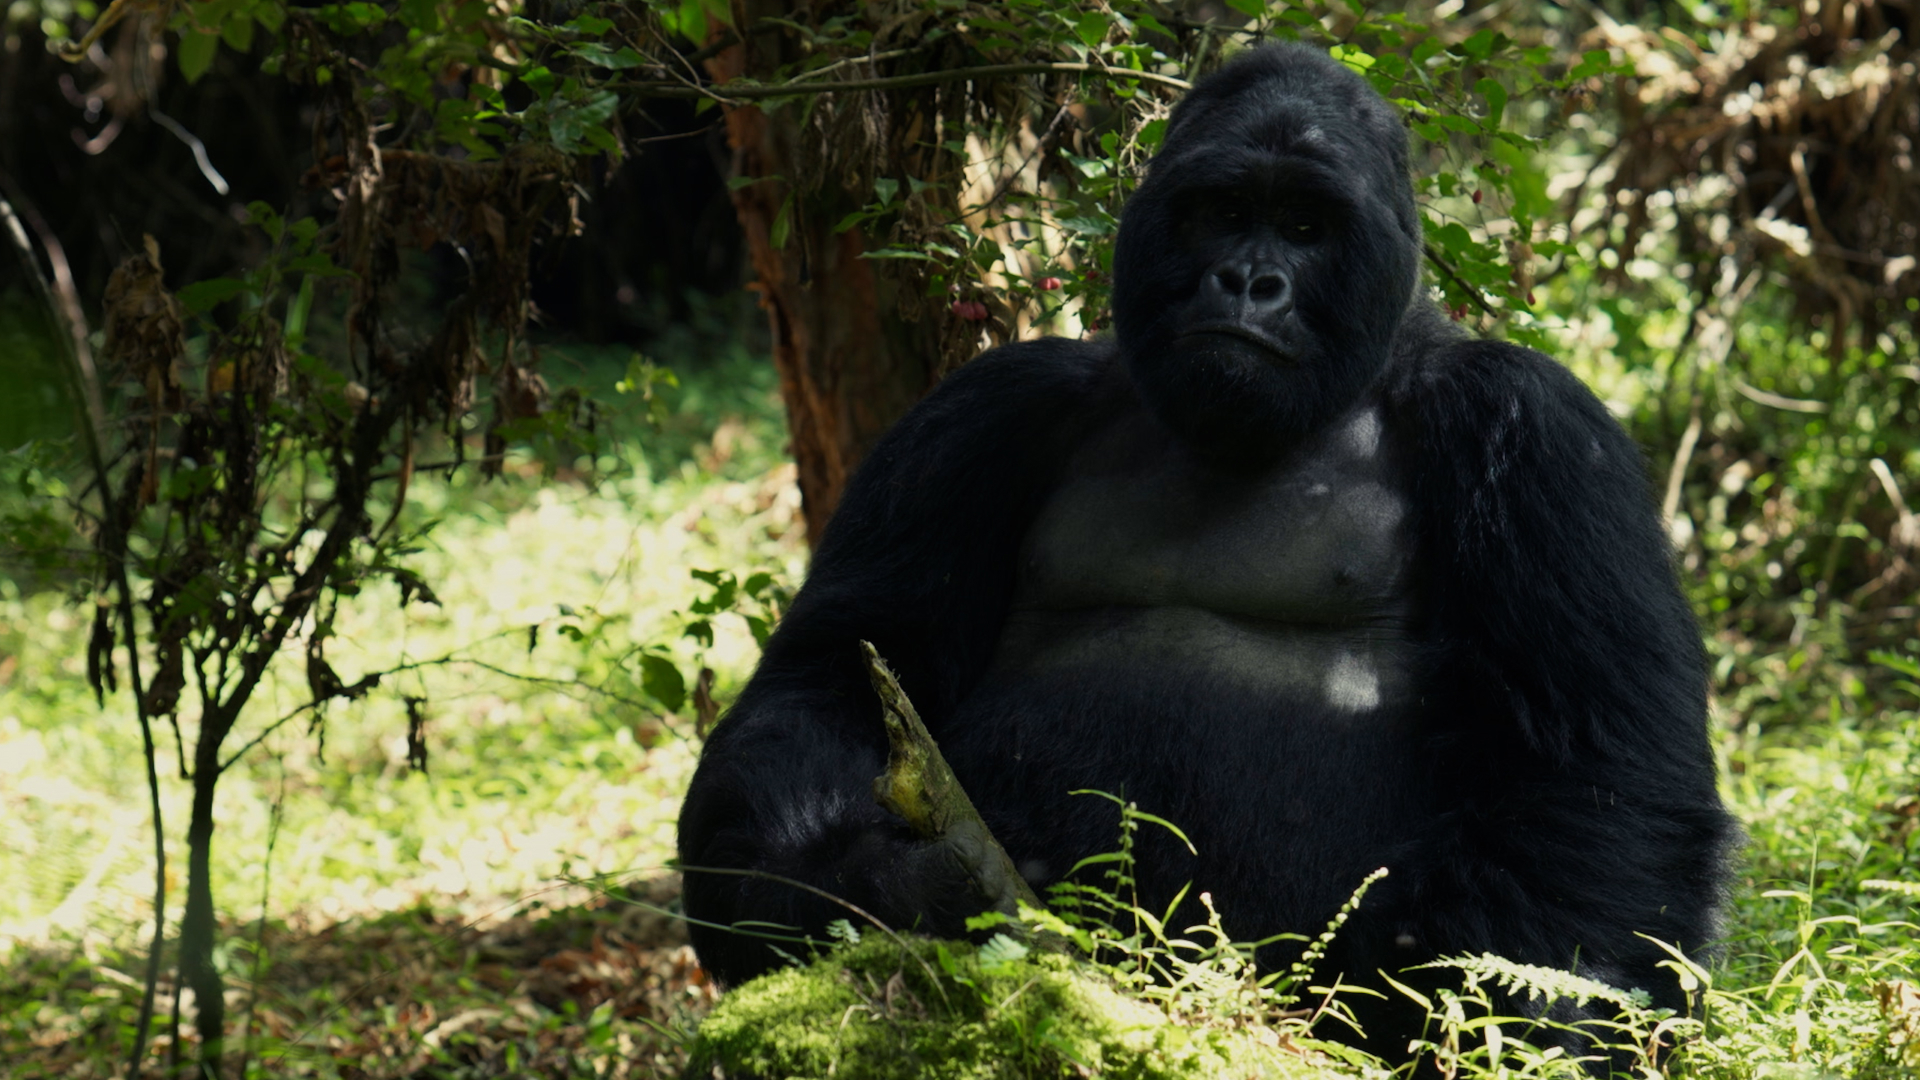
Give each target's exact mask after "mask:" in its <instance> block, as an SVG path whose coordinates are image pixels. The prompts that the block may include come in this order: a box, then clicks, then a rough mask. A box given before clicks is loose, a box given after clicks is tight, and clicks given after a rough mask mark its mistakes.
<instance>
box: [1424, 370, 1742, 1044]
mask: <svg viewBox="0 0 1920 1080" xmlns="http://www.w3.org/2000/svg"><path fill="white" fill-rule="evenodd" d="M1407 391H1408V392H1407V394H1406V396H1405V397H1404V398H1403V399H1402V400H1403V402H1405V403H1406V404H1407V407H1409V408H1410V409H1411V411H1412V412H1413V413H1414V415H1413V416H1412V417H1411V419H1412V421H1413V423H1412V427H1413V429H1414V430H1415V431H1416V432H1417V435H1416V444H1417V447H1418V454H1417V462H1418V464H1417V465H1416V469H1417V476H1416V484H1417V487H1418V494H1417V497H1416V501H1417V502H1418V504H1419V505H1420V506H1421V507H1422V508H1423V510H1424V513H1425V517H1424V521H1423V531H1424V536H1423V544H1424V546H1425V549H1426V551H1427V552H1428V554H1429V559H1430V561H1429V563H1428V567H1429V574H1430V580H1429V583H1430V588H1431V592H1430V596H1431V597H1432V600H1433V603H1434V608H1433V617H1434V619H1435V620H1436V627H1437V629H1438V631H1439V635H1440V638H1441V640H1443V641H1446V642H1448V643H1450V644H1451V645H1452V646H1453V651H1452V652H1451V653H1450V655H1449V661H1450V662H1449V663H1447V664H1446V665H1445V667H1446V673H1445V674H1443V675H1442V680H1443V681H1442V684H1441V685H1440V686H1439V687H1437V688H1436V689H1437V690H1438V691H1439V696H1440V698H1441V700H1442V702H1444V704H1443V705H1442V710H1443V713H1442V714H1443V715H1448V716H1452V717H1456V718H1460V719H1457V720H1455V721H1454V725H1455V727H1454V730H1451V731H1448V732H1446V733H1444V734H1443V736H1442V737H1443V741H1444V745H1443V747H1442V752H1443V754H1445V756H1446V758H1447V759H1448V760H1449V766H1450V768H1452V769H1455V770H1458V771H1456V772H1455V775H1457V776H1459V777H1460V780H1459V781H1458V782H1457V783H1450V784H1449V785H1448V786H1449V787H1450V788H1451V789H1452V790H1454V791H1456V792H1459V793H1461V794H1460V795H1459V796H1458V797H1456V799H1455V801H1454V803H1453V804H1452V806H1451V807H1450V808H1449V812H1448V813H1447V814H1445V815H1444V816H1443V817H1442V819H1441V821H1440V824H1439V828H1440V831H1441V835H1439V836H1437V837H1435V838H1434V839H1435V841H1436V843H1435V845H1434V848H1433V851H1432V854H1433V855H1434V856H1435V857H1434V859H1433V860H1432V861H1431V862H1430V863H1428V866H1429V872H1428V874H1427V875H1425V877H1424V880H1420V881H1416V882H1414V883H1412V884H1413V886H1414V889H1415V897H1414V900H1413V903H1412V905H1411V910H1412V911H1415V912H1419V913H1420V914H1419V915H1418V916H1416V917H1417V918H1418V919H1419V921H1420V923H1421V924H1422V925H1420V926H1418V927H1410V928H1408V929H1411V930H1413V932H1414V934H1415V936H1416V937H1417V938H1418V939H1420V944H1421V945H1423V946H1425V947H1426V948H1429V949H1438V950H1439V951H1442V952H1471V951H1478V950H1480V949H1488V950H1491V951H1495V952H1499V953H1502V954H1504V955H1507V956H1510V957H1512V958H1514V959H1517V960H1523V961H1530V962H1537V963H1548V964H1556V965H1566V964H1571V963H1573V962H1574V960H1575V957H1576V954H1577V956H1578V960H1579V963H1580V966H1581V968H1582V969H1583V970H1585V971H1588V972H1590V973H1591V974H1593V975H1595V976H1597V977H1600V978H1602V979H1605V980H1607V981H1609V982H1614V983H1616V984H1621V985H1628V986H1638V987H1641V988H1643V989H1646V990H1648V991H1651V992H1654V994H1655V998H1656V1000H1657V1001H1660V1002H1661V1003H1663V1004H1668V1005H1675V1006H1677V1005H1679V1004H1680V1003H1681V1002H1680V1000H1679V996H1678V992H1677V990H1676V989H1675V987H1674V985H1673V983H1674V980H1673V978H1672V976H1670V975H1668V974H1666V973H1663V972H1659V971H1656V970H1655V968H1654V965H1655V964H1657V963H1658V962H1659V961H1661V960H1663V959H1665V955H1664V954H1663V953H1660V952H1659V951H1658V950H1656V949H1655V948H1654V947H1653V946H1652V945H1650V944H1648V943H1647V942H1645V941H1644V940H1642V939H1640V938H1638V937H1636V936H1635V935H1636V932H1638V933H1646V934H1652V935H1654V936H1656V937H1659V938H1661V939H1663V940H1667V941H1672V942H1678V943H1680V944H1682V945H1683V946H1685V947H1686V948H1687V949H1689V950H1692V949H1697V948H1699V947H1701V946H1702V945H1703V944H1705V943H1706V941H1707V939H1708V938H1710V937H1711V936H1712V934H1713V932H1714V928H1713V926H1712V917H1713V915H1712V913H1713V911H1714V909H1715V904H1716V902H1717V898H1718V895H1719V891H1720V888H1721V882H1722V879H1723V876H1724V864H1725V855H1726V850H1727V848H1728V846H1729V844H1730V841H1731V838H1732V837H1733V835H1734V830H1733V826H1732V824H1731V821H1730V819H1729V818H1728V817H1727V816H1726V814H1725V813H1724V811H1723V810H1722V809H1721V806H1720V803H1719V799H1718V797H1717V796H1716V794H1715V783H1714V759H1713V754H1712V751H1711V748H1710V746H1709V744H1708V740H1707V735H1706V725H1705V723H1704V719H1703V718H1704V716H1705V712H1706V681H1707V680H1706V671H1705V659H1704V654H1703V651H1702V649H1701V645H1700V636H1699V630H1698V628H1697V625H1696V623H1695V621H1694V616H1693V613H1692V611H1691V609H1690V608H1689V605H1688V603H1687V601H1686V599H1685V597H1684V596H1683V595H1682V594H1681V592H1680V589H1679V586H1678V583H1677V582H1676V580H1675V577H1674V570H1673V566H1672V562H1671V556H1670V548H1669V546H1668V541H1667V538H1666V534H1665V531H1664V529H1663V527H1662V525H1661V523H1660V521H1659V517H1658V513H1657V511H1656V508H1655V507H1654V505H1653V502H1652V498H1651V493H1650V490H1649V485H1648V481H1647V475H1646V467H1645V463H1644V461H1643V459H1642V457H1641V455H1640V453H1639V451H1638V450H1637V448H1636V447H1635V446H1634V445H1633V443H1632V441H1631V440H1630V439H1629V438H1628V437H1627V435H1626V433H1625V432H1624V431H1622V430H1621V428H1620V425H1619V424H1618V423H1617V422H1616V421H1615V420H1614V419H1613V417H1612V416H1610V415H1609V414H1608V413H1607V411H1606V409H1605V408H1604V407H1603V406H1602V405H1601V403H1600V402H1599V401H1598V400H1597V399H1596V398H1595V397H1594V396H1593V394H1592V393H1591V392H1590V391H1588V390H1587V388H1586V387H1585V386H1583V385H1582V384H1581V383H1580V382H1579V381H1578V380H1577V379H1576V378H1574V376H1573V375H1572V374H1571V373H1569V372H1568V371H1567V370H1566V369H1565V368H1563V367H1561V366H1560V365H1559V364H1557V363H1555V362H1553V361H1552V360H1550V359H1548V358H1547V357H1545V356H1542V355H1540V354H1538V353H1534V352H1530V351H1528V350H1525V349H1520V348H1517V347H1514V346H1510V345H1505V344H1501V343H1495V342H1482V341H1472V342H1457V343H1454V344H1451V345H1448V346H1446V347H1445V348H1444V349H1443V350H1441V352H1440V353H1439V354H1438V355H1437V356H1435V357H1433V358H1432V361H1431V362H1430V363H1429V364H1427V365H1425V366H1424V368H1423V369H1422V370H1421V371H1420V372H1419V373H1418V374H1417V375H1416V376H1415V378H1414V380H1413V385H1411V386H1410V387H1408V388H1407ZM1423 951H1424V950H1423Z"/></svg>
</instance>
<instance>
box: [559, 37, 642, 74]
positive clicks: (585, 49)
mask: <svg viewBox="0 0 1920 1080" xmlns="http://www.w3.org/2000/svg"><path fill="white" fill-rule="evenodd" d="M572 52H573V55H575V56H577V57H579V58H580V59H582V60H585V61H586V62H587V63H589V64H592V65H594V66H595V67H603V68H609V69H611V70H614V71H624V70H626V69H627V68H632V67H639V66H640V65H641V64H644V63H646V58H645V57H643V56H641V55H640V54H639V53H637V52H635V51H634V50H633V48H632V47H631V46H625V47H622V48H621V49H620V50H619V51H618V52H616V51H614V50H612V49H609V48H607V47H606V46H605V45H602V44H600V43H599V42H597V41H587V42H582V43H580V44H578V45H575V46H574V47H573V49H572Z"/></svg>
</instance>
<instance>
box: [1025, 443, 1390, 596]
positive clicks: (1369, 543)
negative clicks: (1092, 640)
mask: <svg viewBox="0 0 1920 1080" xmlns="http://www.w3.org/2000/svg"><path fill="white" fill-rule="evenodd" d="M1396 458H1397V455H1396V452H1395V447H1394V446H1393V440H1392V439H1391V438H1390V436H1389V433H1388V432H1387V431H1386V429H1385V426H1384V424H1383V423H1382V420H1381V416H1380V412H1379V410H1378V409H1377V408H1375V407H1372V406H1366V407H1362V408H1360V409H1357V410H1356V411H1354V412H1352V413H1350V414H1349V415H1348V416H1346V417H1344V418H1343V419H1341V420H1339V421H1337V422H1335V423H1333V424H1330V425H1328V427H1327V428H1326V429H1325V430H1323V431H1322V432H1320V433H1319V434H1317V435H1316V436H1314V437H1312V438H1311V439H1310V440H1308V441H1307V442H1306V443H1305V444H1304V445H1302V446H1300V447H1298V448H1297V449H1296V450H1295V451H1294V452H1293V453H1291V454H1289V455H1287V456H1286V457H1285V458H1284V459H1283V460H1281V461H1280V462H1279V463H1277V464H1275V465H1274V466H1272V467H1271V468H1269V469H1267V470H1265V471H1263V472H1260V473H1256V474H1251V475H1243V474H1228V473H1222V472H1220V471H1218V470H1216V469H1210V468H1208V467H1206V465H1205V464H1203V463H1202V462H1200V461H1197V460H1195V459H1194V458H1193V457H1192V456H1191V455H1189V454H1186V453H1184V452H1183V451H1181V449H1180V448H1179V447H1178V445H1177V444H1174V443H1172V442H1171V441H1170V440H1169V439H1167V438H1166V437H1165V436H1164V435H1162V434H1160V433H1159V432H1158V431H1157V429H1155V428H1154V427H1153V425H1152V424H1151V422H1150V421H1148V420H1147V419H1146V418H1145V417H1143V416H1138V415H1134V416H1128V417H1123V418H1121V419H1119V420H1117V421H1115V422H1113V423H1112V424H1111V425H1109V426H1108V428H1107V429H1106V430H1105V431H1102V432H1100V433H1098V434H1097V435H1096V436H1095V437H1094V438H1092V439H1090V440H1089V441H1088V444H1087V445H1086V446H1085V447H1084V448H1083V450H1082V451H1081V452H1080V453H1079V454H1078V455H1076V457H1075V458H1074V460H1073V461H1072V462H1071V463H1070V465H1069V468H1068V470H1067V475H1066V477H1065V478H1064V480H1063V482H1062V483H1061V485H1060V486H1059V488H1058V489H1057V490H1056V492H1055V493H1054V495H1053V496H1052V498H1051V499H1050V500H1049V501H1048V502H1047V504H1046V505H1045V507H1044V508H1043V509H1042V511H1041V513H1040V515H1039V516H1038V518H1037V519H1036V520H1035V522H1034V524H1033V526H1032V528H1031V530H1030V531H1029V533H1028V536H1027V539H1026V542H1025V544H1024V546H1023V549H1022V552H1021V561H1020V571H1019V581H1018V585H1017V593H1016V601H1015V607H1016V608H1017V609H1021V610H1029V611H1056V612H1068V611H1085V610H1089V609H1097V608H1107V607H1135V608H1191V609H1195V610H1198V611H1203V612H1209V613H1212V614H1214V615H1218V616H1222V617H1226V618H1232V619H1237V620H1243V621H1246V622H1248V623H1261V624H1271V625H1273V626H1275V627H1294V628H1300V629H1315V628H1317V629H1328V630H1334V629H1340V628H1356V627H1361V626H1364V625H1367V624H1370V623H1372V624H1378V623H1382V622H1388V623H1391V622H1395V621H1398V620H1399V619H1400V618H1401V617H1403V616H1404V614H1405V610H1404V609H1405V607H1406V601H1407V599H1408V596H1409V592H1410V589H1409V584H1410V582H1409V580H1408V577H1409V575H1408V567H1409V564H1410V561H1411V556H1412V551H1413V540H1412V528H1411V526H1412V523H1411V522H1410V521H1409V520H1408V504H1407V500H1406V498H1405V497H1404V495H1403V493H1402V489H1401V484H1400V479H1399V476H1398V473H1399V472H1400V469H1399V468H1398V463H1397V460H1396Z"/></svg>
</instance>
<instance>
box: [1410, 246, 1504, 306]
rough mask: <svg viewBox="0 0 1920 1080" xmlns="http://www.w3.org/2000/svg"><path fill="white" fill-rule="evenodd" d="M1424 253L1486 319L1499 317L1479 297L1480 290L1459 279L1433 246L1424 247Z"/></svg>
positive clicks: (1484, 298)
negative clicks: (1483, 313) (1482, 312)
mask: <svg viewBox="0 0 1920 1080" xmlns="http://www.w3.org/2000/svg"><path fill="white" fill-rule="evenodd" d="M1426 252H1427V261H1428V262H1430V263H1432V264H1433V265H1434V266H1435V267H1437V268H1439V270H1440V272H1441V273H1442V274H1445V275H1446V277H1447V280H1448V281H1451V282H1453V283H1454V284H1455V285H1458V286H1459V287H1460V289H1461V291H1463V292H1465V293H1466V294H1467V297H1468V299H1470V300H1472V301H1473V303H1474V306H1475V307H1477V308H1479V309H1480V310H1481V311H1484V312H1486V314H1487V317H1488V318H1490V319H1497V318H1499V317H1500V313H1499V312H1498V311H1495V310H1494V309H1493V305H1492V304H1490V303H1488V302H1487V298H1486V297H1485V296H1483V295H1481V293H1480V290H1479V289H1476V288H1474V287H1473V286H1472V285H1470V284H1468V283H1467V279H1465V278H1463V277H1461V276H1460V272H1459V271H1458V270H1455V269H1454V268H1453V267H1452V265H1450V264H1449V263H1448V262H1447V260H1446V259H1445V258H1444V257H1442V256H1441V254H1440V252H1438V251H1436V250H1435V249H1434V246H1433V245H1432V244H1427V245H1426Z"/></svg>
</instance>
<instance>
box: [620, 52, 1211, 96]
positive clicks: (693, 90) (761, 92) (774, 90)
mask: <svg viewBox="0 0 1920 1080" xmlns="http://www.w3.org/2000/svg"><path fill="white" fill-rule="evenodd" d="M1088 74H1093V75H1104V76H1106V77H1108V78H1113V79H1121V80H1131V81H1133V82H1144V83H1153V84H1154V85H1156V86H1165V87H1169V88H1171V89H1174V90H1191V89H1193V84H1192V83H1190V82H1188V81H1187V80H1185V79H1177V78H1174V77H1173V76H1171V75H1162V74H1160V73H1158V72H1154V71H1133V70H1131V69H1128V68H1109V67H1103V66H1101V65H1098V64H1082V63H1072V62H1066V61H1058V62H1052V63H1033V64H986V65H983V66H981V67H969V68H949V69H947V70H945V71H922V72H918V73H916V74H913V75H893V76H889V77H887V78H882V79H848V80H846V81H844V82H827V83H801V84H797V85H796V84H792V83H784V84H780V85H774V86H767V85H764V84H754V85H750V86H737V87H736V86H730V85H721V86H713V87H689V86H686V85H684V84H682V83H670V82H635V83H625V84H620V85H618V88H619V89H621V90H625V91H628V92H630V93H633V94H636V95H638V96H641V97H665V98H702V97H718V98H720V99H722V100H727V101H759V100H764V99H767V98H783V97H797V96H800V95H802V94H833V93H840V92H843V91H845V92H852V91H857V90H905V89H909V88H911V87H915V86H937V85H939V84H941V83H950V82H966V81H968V80H972V79H991V78H998V77H1000V76H1003V75H1088Z"/></svg>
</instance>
